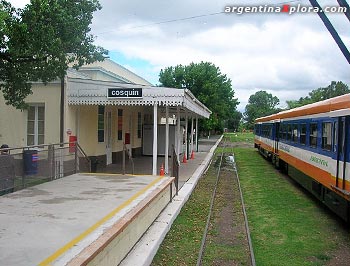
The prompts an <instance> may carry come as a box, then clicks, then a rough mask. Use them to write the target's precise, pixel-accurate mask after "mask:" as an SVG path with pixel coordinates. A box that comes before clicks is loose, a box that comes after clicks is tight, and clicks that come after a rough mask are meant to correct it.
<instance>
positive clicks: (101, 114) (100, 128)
mask: <svg viewBox="0 0 350 266" xmlns="http://www.w3.org/2000/svg"><path fill="white" fill-rule="evenodd" d="M97 140H98V142H104V141H105V107H104V106H103V105H99V106H98V117H97Z"/></svg>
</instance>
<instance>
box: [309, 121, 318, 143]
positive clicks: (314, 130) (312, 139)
mask: <svg viewBox="0 0 350 266" xmlns="http://www.w3.org/2000/svg"><path fill="white" fill-rule="evenodd" d="M310 146H311V147H314V148H316V147H317V123H311V124H310Z"/></svg>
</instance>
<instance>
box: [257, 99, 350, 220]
mask: <svg viewBox="0 0 350 266" xmlns="http://www.w3.org/2000/svg"><path fill="white" fill-rule="evenodd" d="M254 131H255V139H254V146H255V147H256V148H258V149H259V151H260V152H261V153H262V154H263V155H264V156H265V157H266V158H269V159H271V161H272V163H273V164H274V165H275V166H276V168H279V169H281V170H282V171H284V172H285V173H287V174H288V175H289V176H290V177H292V178H293V179H294V180H295V181H297V182H298V183H299V184H301V185H302V186H303V187H304V188H305V189H307V190H309V191H310V192H311V193H312V194H313V195H314V196H316V197H317V198H318V199H319V200H320V201H322V202H323V203H324V204H325V205H326V206H327V207H328V208H330V209H331V210H332V211H333V212H335V213H336V214H337V215H338V216H340V217H341V218H342V219H343V220H345V221H347V222H348V223H349V222H350V94H346V95H342V96H338V97H335V98H332V99H327V100H324V101H321V102H317V103H313V104H309V105H305V106H302V107H298V108H295V109H291V110H287V111H282V112H279V113H277V114H273V115H270V116H265V117H261V118H258V119H256V123H255V130H254Z"/></svg>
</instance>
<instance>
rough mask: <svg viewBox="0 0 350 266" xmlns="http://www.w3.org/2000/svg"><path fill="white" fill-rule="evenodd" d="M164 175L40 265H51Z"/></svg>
mask: <svg viewBox="0 0 350 266" xmlns="http://www.w3.org/2000/svg"><path fill="white" fill-rule="evenodd" d="M162 178H164V176H159V177H158V178H157V179H155V180H153V181H152V182H151V183H149V184H148V185H147V186H146V187H144V188H143V189H141V190H140V191H138V192H137V193H135V194H134V195H133V196H132V197H131V198H129V199H128V200H126V201H125V202H123V203H122V204H121V205H119V206H118V207H117V208H115V209H114V210H113V211H111V212H110V213H109V214H107V215H106V216H105V217H103V218H102V219H101V220H99V221H98V222H97V223H95V224H94V225H93V226H91V227H90V228H88V229H87V230H86V231H84V232H83V233H81V234H80V235H79V236H77V237H76V238H74V239H73V240H71V241H70V242H68V243H67V244H66V245H64V246H63V247H61V248H60V249H58V250H57V251H56V252H55V253H53V254H52V255H51V256H49V257H48V258H46V259H45V260H43V261H42V262H40V263H39V266H51V263H52V262H53V261H54V260H56V259H57V258H58V257H60V256H61V255H62V254H63V253H65V252H67V251H68V250H69V249H71V248H72V247H73V246H74V245H76V244H77V243H78V242H80V241H81V240H83V239H84V238H85V237H86V236H88V235H89V234H91V233H92V232H93V231H95V230H96V229H97V228H98V227H99V226H101V225H102V224H104V223H105V222H107V221H108V220H109V219H111V218H112V217H113V216H114V215H116V214H117V213H118V212H119V211H120V210H122V209H123V208H125V207H126V206H128V205H129V204H131V202H133V201H134V200H135V199H136V198H137V197H139V196H140V195H142V194H143V193H145V192H146V191H147V190H148V189H149V188H151V187H152V186H153V185H154V184H156V183H157V182H159V181H160V180H161V179H162Z"/></svg>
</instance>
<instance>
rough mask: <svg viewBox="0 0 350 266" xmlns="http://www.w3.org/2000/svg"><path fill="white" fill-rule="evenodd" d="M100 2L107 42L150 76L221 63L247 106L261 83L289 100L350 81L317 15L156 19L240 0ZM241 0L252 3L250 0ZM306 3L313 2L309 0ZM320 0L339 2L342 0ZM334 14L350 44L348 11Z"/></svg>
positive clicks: (100, 29)
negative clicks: (171, 68) (143, 63)
mask: <svg viewBox="0 0 350 266" xmlns="http://www.w3.org/2000/svg"><path fill="white" fill-rule="evenodd" d="M100 2H101V4H102V6H103V9H102V10H101V11H98V12H97V13H96V14H95V16H94V21H93V25H92V29H93V33H94V34H95V35H97V37H98V38H97V43H98V44H99V45H102V46H104V47H106V48H107V49H109V50H115V51H118V52H121V53H123V54H124V55H125V56H126V57H128V58H133V59H135V58H136V59H142V60H145V61H147V62H149V63H150V65H151V67H146V68H144V70H143V72H142V70H140V69H139V68H137V69H138V74H140V75H141V76H143V77H144V78H148V77H150V76H152V75H154V73H155V72H156V73H158V72H159V71H160V69H162V68H165V67H168V66H174V65H177V64H182V65H186V64H189V63H191V62H200V61H210V62H213V63H214V64H215V65H216V66H218V67H219V68H220V69H221V71H222V73H224V74H227V76H228V77H229V78H230V79H231V80H232V85H233V88H234V89H235V96H236V97H238V98H239V101H240V102H241V104H240V106H239V109H240V110H243V109H244V107H245V104H246V103H247V101H248V98H249V96H250V95H251V94H253V93H255V92H256V91H258V90H260V89H262V90H266V91H268V92H269V93H272V94H273V95H275V96H277V97H279V99H280V100H281V104H282V106H283V104H284V103H283V102H284V101H285V100H290V99H298V98H299V97H301V96H306V95H307V93H308V92H309V91H311V90H312V89H316V88H318V87H322V86H327V85H328V84H330V82H331V81H332V80H342V81H344V82H346V83H350V75H349V64H348V63H347V61H346V60H345V58H344V56H343V55H342V54H341V52H340V50H339V48H338V47H337V45H336V44H335V42H334V40H333V39H332V37H331V35H330V34H329V32H328V31H327V29H326V28H325V26H324V25H323V23H322V21H321V20H320V18H319V17H318V15H317V14H293V15H287V14H245V15H240V16H239V15H235V14H220V15H210V16H204V17H198V18H194V19H185V20H180V21H177V22H171V23H164V24H154V23H157V22H161V21H167V20H173V19H177V18H186V17H191V16H196V15H202V14H212V13H216V12H221V11H223V10H224V7H225V6H226V5H232V4H234V5H239V3H238V2H239V1H233V2H231V1H227V0H217V1H209V0H207V1H203V0H202V1H200V0H192V1H185V0H169V1H160V0H150V1H143V2H142V1H133V0H119V1H115V2H114V1H107V0H101V1H100ZM240 2H241V4H242V3H244V4H245V5H247V1H240ZM268 2H269V3H270V4H271V5H273V4H276V1H268ZM281 2H285V1H281ZM300 3H301V4H303V5H309V2H308V1H306V0H302V1H300ZM319 3H320V4H321V5H326V4H328V5H338V4H337V1H336V0H327V1H319ZM249 4H251V5H254V4H255V5H259V4H266V1H249ZM277 4H278V3H277ZM293 4H297V3H291V5H293ZM329 17H330V19H331V21H332V22H333V23H334V25H335V26H336V28H337V29H338V30H339V33H340V34H341V36H342V38H343V40H344V42H345V43H346V45H347V46H348V48H350V32H349V22H348V21H347V20H346V18H345V16H344V15H343V14H332V15H331V14H330V15H329ZM152 23H153V24H152ZM150 24H152V25H150ZM140 26H141V27H140ZM130 67H131V68H133V66H132V65H130ZM134 68H135V69H136V67H135V66H134ZM140 71H141V72H142V73H140Z"/></svg>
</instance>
